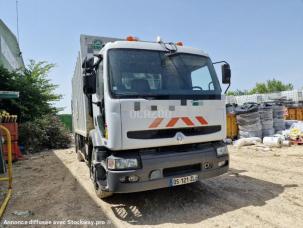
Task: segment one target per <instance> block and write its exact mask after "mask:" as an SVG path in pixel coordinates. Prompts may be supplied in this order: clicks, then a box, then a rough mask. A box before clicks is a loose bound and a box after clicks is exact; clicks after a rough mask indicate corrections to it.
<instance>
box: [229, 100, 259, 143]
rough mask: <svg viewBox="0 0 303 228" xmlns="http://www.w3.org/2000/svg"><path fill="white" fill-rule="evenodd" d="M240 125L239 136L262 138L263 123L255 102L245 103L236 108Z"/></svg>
mask: <svg viewBox="0 0 303 228" xmlns="http://www.w3.org/2000/svg"><path fill="white" fill-rule="evenodd" d="M235 113H236V115H237V123H238V127H239V138H250V137H259V138H262V124H261V119H260V114H259V107H258V105H257V104H255V103H245V104H244V105H242V106H239V107H236V108H235Z"/></svg>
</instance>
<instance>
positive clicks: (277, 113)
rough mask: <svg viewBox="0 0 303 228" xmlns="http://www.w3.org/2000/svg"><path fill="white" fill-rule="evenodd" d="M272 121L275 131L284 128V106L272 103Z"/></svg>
mask: <svg viewBox="0 0 303 228" xmlns="http://www.w3.org/2000/svg"><path fill="white" fill-rule="evenodd" d="M273 122H274V124H273V126H274V129H275V131H276V132H279V131H283V130H285V120H284V106H283V105H282V104H275V105H273Z"/></svg>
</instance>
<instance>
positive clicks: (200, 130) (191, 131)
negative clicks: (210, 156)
mask: <svg viewBox="0 0 303 228" xmlns="http://www.w3.org/2000/svg"><path fill="white" fill-rule="evenodd" d="M218 131H221V125H214V126H205V127H188V128H172V129H159V130H144V131H129V132H127V137H128V138H130V139H163V138H173V137H175V135H176V134H177V133H178V132H181V133H183V134H184V135H185V136H197V135H206V134H211V133H215V132H218Z"/></svg>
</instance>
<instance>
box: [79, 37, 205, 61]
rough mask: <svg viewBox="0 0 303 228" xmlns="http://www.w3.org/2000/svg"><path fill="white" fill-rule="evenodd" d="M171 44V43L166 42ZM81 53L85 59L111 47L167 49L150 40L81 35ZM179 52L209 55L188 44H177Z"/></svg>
mask: <svg viewBox="0 0 303 228" xmlns="http://www.w3.org/2000/svg"><path fill="white" fill-rule="evenodd" d="M166 45H168V46H169V44H167V43H166ZM80 46H81V49H80V55H81V58H82V59H84V58H85V57H86V56H87V55H89V54H97V53H100V51H101V52H103V51H105V50H107V49H111V48H132V49H145V50H146V49H147V50H159V51H164V50H166V49H165V48H164V47H163V45H161V44H160V43H158V42H148V41H140V40H139V41H126V40H125V39H120V38H113V37H102V36H90V35H81V36H80ZM177 48H178V52H182V53H190V54H196V55H204V56H207V57H208V54H207V53H205V52H203V51H202V50H200V49H197V48H193V47H188V46H177Z"/></svg>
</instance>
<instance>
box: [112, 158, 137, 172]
mask: <svg viewBox="0 0 303 228" xmlns="http://www.w3.org/2000/svg"><path fill="white" fill-rule="evenodd" d="M138 167H139V162H138V159H137V158H111V157H109V158H107V168H108V169H116V170H123V169H136V168H138Z"/></svg>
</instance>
